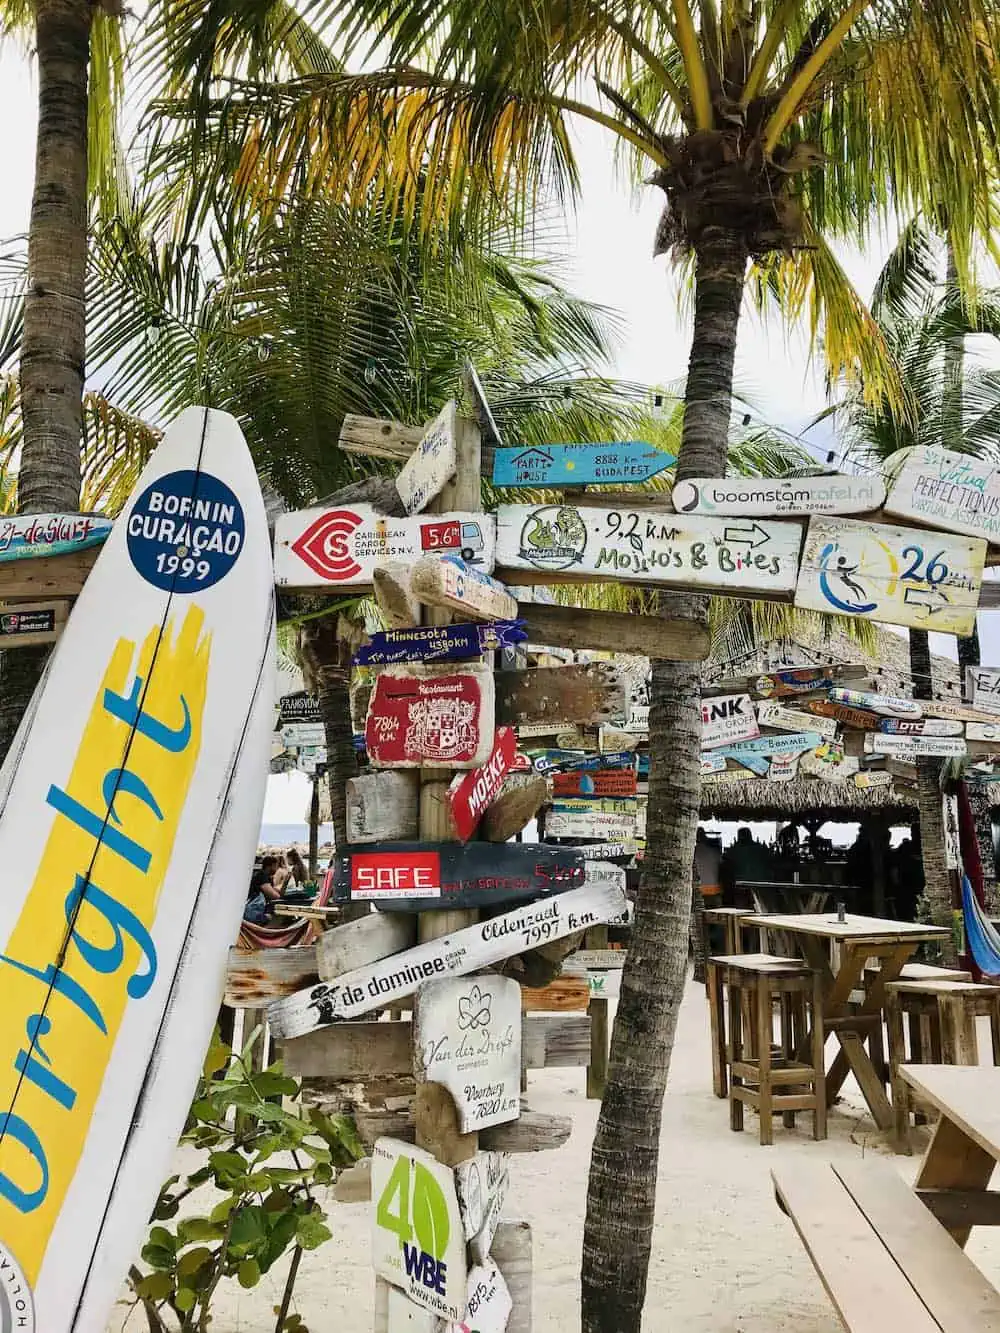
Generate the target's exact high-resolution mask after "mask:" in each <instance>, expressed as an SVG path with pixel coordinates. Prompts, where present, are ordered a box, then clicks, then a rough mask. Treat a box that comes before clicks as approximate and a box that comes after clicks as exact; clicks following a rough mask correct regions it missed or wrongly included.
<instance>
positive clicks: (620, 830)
mask: <svg viewBox="0 0 1000 1333" xmlns="http://www.w3.org/2000/svg"><path fill="white" fill-rule="evenodd" d="M636 822H637V816H636V814H635V813H634V812H633V813H632V814H619V813H614V812H611V811H602V810H550V811H549V812H548V814H547V815H546V816H545V836H546V837H547V838H570V839H574V838H600V839H601V840H602V841H604V842H627V841H634V840H635V837H636Z"/></svg>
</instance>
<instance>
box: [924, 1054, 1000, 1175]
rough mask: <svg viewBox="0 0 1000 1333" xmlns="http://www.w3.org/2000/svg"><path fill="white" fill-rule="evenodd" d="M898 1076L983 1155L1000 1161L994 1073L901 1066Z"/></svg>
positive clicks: (984, 1069)
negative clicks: (952, 1124) (969, 1140)
mask: <svg viewBox="0 0 1000 1333" xmlns="http://www.w3.org/2000/svg"><path fill="white" fill-rule="evenodd" d="M899 1072H900V1076H901V1077H902V1078H903V1079H905V1080H906V1082H907V1083H909V1085H910V1087H911V1088H913V1090H914V1091H915V1092H916V1094H917V1096H918V1097H919V1098H920V1099H921V1101H924V1102H928V1103H929V1104H930V1105H931V1106H933V1107H934V1108H935V1109H936V1110H938V1111H940V1112H941V1114H942V1115H943V1116H945V1117H947V1118H948V1119H950V1120H952V1121H954V1123H955V1124H956V1125H957V1126H959V1128H960V1129H961V1130H962V1131H963V1133H965V1134H966V1135H968V1137H969V1138H970V1139H972V1141H973V1142H974V1143H977V1144H978V1145H979V1146H980V1147H981V1148H982V1149H983V1150H984V1152H987V1153H989V1155H990V1156H991V1157H993V1158H995V1159H998V1160H1000V1102H998V1100H997V1097H996V1086H997V1074H996V1071H995V1070H994V1069H992V1068H988V1067H986V1066H982V1067H980V1066H975V1065H973V1066H968V1065H901V1066H900V1070H899ZM927 1183H928V1184H929V1183H930V1182H927Z"/></svg>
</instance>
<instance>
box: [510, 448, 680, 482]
mask: <svg viewBox="0 0 1000 1333" xmlns="http://www.w3.org/2000/svg"><path fill="white" fill-rule="evenodd" d="M676 462H677V459H676V458H675V457H674V455H673V454H669V453H667V452H666V450H663V449H656V448H654V446H653V445H651V444H644V443H643V442H642V441H641V440H618V441H616V442H615V443H614V444H543V445H526V446H525V447H524V448H522V449H497V450H496V452H495V453H494V455H493V484H494V485H495V486H525V487H531V488H542V487H559V488H560V489H562V488H564V487H567V486H621V485H626V484H629V483H635V482H642V481H647V480H648V479H649V478H650V477H655V476H656V475H657V473H659V472H663V471H665V470H666V469H667V468H668V467H673V465H674V463H676Z"/></svg>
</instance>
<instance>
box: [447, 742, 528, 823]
mask: <svg viewBox="0 0 1000 1333" xmlns="http://www.w3.org/2000/svg"><path fill="white" fill-rule="evenodd" d="M516 751H517V736H516V735H515V734H514V728H513V727H497V733H496V737H495V738H494V741H493V752H492V754H491V755H490V757H489V759H487V761H486V763H485V764H483V766H482V768H476V769H473V771H472V772H471V773H463V774H462V775H461V777H457V778H455V779H454V780H453V781H452V784H451V786H450V787H449V788H448V804H449V805H450V806H451V813H452V817H453V818H454V820H455V829H456V831H457V833H458V836H459V838H461V840H462V842H468V840H469V839H470V838H471V837H472V835H473V833H475V831H476V826H477V825H478V823H479V821H480V820H481V819H482V817H483V815H484V814H485V813H486V807H487V806H488V805H490V803H491V802H492V801H493V799H494V798H495V797H496V795H497V793H498V792H499V790H500V788H501V787H502V786H503V780H504V778H505V777H506V776H507V774H508V773H509V772H510V770H511V765H512V764H513V762H514V758H515V754H516Z"/></svg>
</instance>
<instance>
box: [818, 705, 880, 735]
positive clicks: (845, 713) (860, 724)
mask: <svg viewBox="0 0 1000 1333" xmlns="http://www.w3.org/2000/svg"><path fill="white" fill-rule="evenodd" d="M805 707H806V708H807V709H808V710H809V712H810V713H815V714H816V716H817V717H828V718H833V719H834V721H836V722H842V723H843V724H844V726H845V727H856V728H857V729H858V730H860V731H876V730H877V729H878V724H879V715H878V713H873V712H872V711H871V710H870V709H867V708H853V707H852V706H851V705H849V704H838V703H834V702H833V700H831V699H812V700H810V701H809V702H808V703H807V704H806V705H805Z"/></svg>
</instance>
